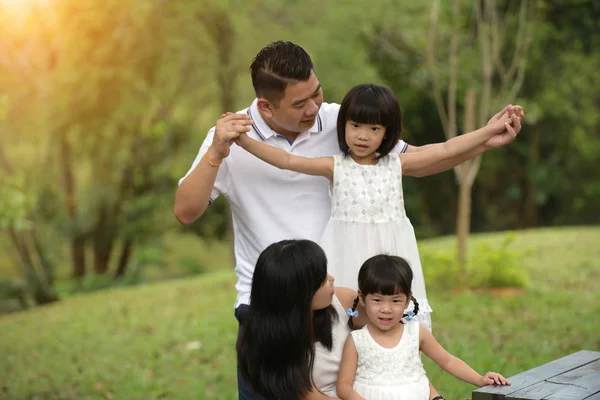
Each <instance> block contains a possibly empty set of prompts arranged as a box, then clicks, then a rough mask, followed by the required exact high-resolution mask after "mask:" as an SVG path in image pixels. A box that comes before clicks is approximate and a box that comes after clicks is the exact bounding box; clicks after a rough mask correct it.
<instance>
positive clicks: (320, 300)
mask: <svg viewBox="0 0 600 400" xmlns="http://www.w3.org/2000/svg"><path fill="white" fill-rule="evenodd" d="M334 280H335V279H334V278H333V276H332V275H330V274H327V278H326V279H325V282H323V284H322V285H321V287H320V288H319V290H317V291H316V292H315V295H314V296H313V298H312V309H313V311H315V310H322V309H323V308H326V307H329V305H330V304H331V300H332V299H333V294H334V289H333V281H334Z"/></svg>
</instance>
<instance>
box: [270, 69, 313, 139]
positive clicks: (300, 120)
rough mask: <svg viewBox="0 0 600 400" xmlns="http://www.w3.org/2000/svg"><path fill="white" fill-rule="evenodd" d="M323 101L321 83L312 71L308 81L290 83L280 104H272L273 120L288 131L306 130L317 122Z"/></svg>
mask: <svg viewBox="0 0 600 400" xmlns="http://www.w3.org/2000/svg"><path fill="white" fill-rule="evenodd" d="M322 103H323V90H321V84H320V83H319V81H318V80H317V77H316V75H315V73H314V72H311V74H310V77H309V78H308V80H307V81H300V82H298V83H295V84H292V85H288V87H287V88H286V90H285V95H284V96H283V98H282V99H281V100H280V101H279V104H278V105H277V106H274V105H271V107H270V111H271V118H270V119H271V122H273V123H274V124H275V125H277V127H279V128H281V129H282V130H284V131H287V132H291V133H300V132H304V131H306V130H308V129H310V128H311V127H312V126H313V125H314V124H315V120H316V118H317V113H318V112H319V108H321V104H322Z"/></svg>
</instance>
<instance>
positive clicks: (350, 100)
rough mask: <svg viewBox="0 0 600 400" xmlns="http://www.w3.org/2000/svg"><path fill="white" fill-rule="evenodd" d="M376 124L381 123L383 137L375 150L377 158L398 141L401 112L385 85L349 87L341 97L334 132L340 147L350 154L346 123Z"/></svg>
mask: <svg viewBox="0 0 600 400" xmlns="http://www.w3.org/2000/svg"><path fill="white" fill-rule="evenodd" d="M347 121H353V122H356V123H358V124H378V125H383V126H385V136H384V137H383V141H382V142H381V145H380V146H379V148H378V149H377V153H378V154H379V155H378V156H377V158H381V157H383V156H386V155H388V154H389V153H390V151H392V150H393V149H394V147H395V146H396V145H397V144H398V141H399V140H400V132H401V130H402V112H401V111H400V103H398V99H397V98H396V96H395V95H394V93H393V92H392V91H391V90H390V89H389V88H388V87H386V86H381V85H375V84H372V83H363V84H361V85H357V86H355V87H353V88H352V89H350V91H349V92H348V93H347V94H346V96H345V97H344V100H342V105H341V107H340V112H339V114H338V119H337V134H338V143H339V146H340V150H341V151H342V153H344V154H345V155H349V154H350V147H349V146H348V143H346V122H347Z"/></svg>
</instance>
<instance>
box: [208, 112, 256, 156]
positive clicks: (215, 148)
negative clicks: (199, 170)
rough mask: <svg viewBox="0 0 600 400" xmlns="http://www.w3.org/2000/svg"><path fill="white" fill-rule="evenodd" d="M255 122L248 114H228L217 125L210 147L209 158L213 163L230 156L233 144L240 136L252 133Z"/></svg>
mask: <svg viewBox="0 0 600 400" xmlns="http://www.w3.org/2000/svg"><path fill="white" fill-rule="evenodd" d="M253 123H254V122H253V121H252V120H251V119H250V117H249V116H248V115H246V114H232V113H226V114H223V115H222V116H221V119H219V120H218V121H217V124H216V125H215V135H214V137H213V142H212V144H211V146H210V150H209V153H210V154H209V155H208V156H209V157H210V161H211V162H213V163H216V164H218V163H220V162H221V161H223V159H224V158H226V157H227V156H228V155H229V151H230V147H231V144H232V143H233V142H234V140H235V139H237V138H238V137H239V136H240V134H242V133H246V132H248V131H250V125H252V124H253Z"/></svg>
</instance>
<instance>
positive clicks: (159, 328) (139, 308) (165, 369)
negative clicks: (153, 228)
mask: <svg viewBox="0 0 600 400" xmlns="http://www.w3.org/2000/svg"><path fill="white" fill-rule="evenodd" d="M517 235H518V239H517V241H516V242H515V246H520V247H522V248H524V249H525V248H528V249H530V251H529V252H528V255H527V256H526V257H525V258H524V259H523V268H526V269H527V270H528V271H529V274H530V286H529V287H528V288H527V289H526V292H525V293H524V294H523V295H521V296H518V297H512V298H498V297H493V296H488V295H481V294H479V295H476V294H472V293H462V294H452V293H447V292H443V291H435V288H429V297H430V302H431V303H432V306H433V307H434V309H435V311H434V314H433V324H434V326H433V329H434V334H435V336H436V338H437V339H438V341H439V342H440V343H441V344H442V345H443V346H444V347H445V348H446V349H447V350H449V351H450V352H452V353H453V354H455V355H457V356H458V357H461V358H462V359H464V360H465V361H467V363H469V364H470V365H471V366H472V367H473V368H475V369H476V370H478V371H479V372H481V373H484V372H486V371H487V370H493V371H498V372H501V373H503V374H504V375H505V376H511V375H514V374H517V373H519V372H522V371H524V370H527V369H530V368H532V367H534V366H537V365H540V364H543V363H546V362H549V361H551V360H553V359H556V358H559V357H562V356H565V355H567V354H570V353H573V352H575V351H578V350H581V349H589V350H600V318H598V315H599V314H600V298H599V295H598V293H600V279H599V278H600V249H598V248H597V247H596V245H597V242H598V238H599V237H600V229H599V228H568V229H548V230H536V231H524V232H517ZM502 237H503V234H491V235H479V236H477V237H475V239H474V240H473V241H472V242H471V243H472V244H475V243H476V242H477V241H486V242H490V243H494V242H497V241H499V240H501V239H502ZM452 246H453V239H452V238H441V239H434V240H428V241H423V242H422V244H421V250H422V251H431V250H440V249H442V250H443V249H451V248H452ZM424 268H425V274H426V275H427V268H428V266H424ZM234 282H235V277H234V274H233V272H232V271H230V270H229V271H218V272H214V273H210V274H206V275H203V276H201V277H198V278H190V279H185V280H177V281H171V282H160V283H151V284H147V285H142V286H136V287H133V288H119V289H112V290H107V291H103V292H96V293H92V294H89V295H82V296H73V297H69V298H67V299H65V300H64V301H62V302H61V303H59V304H56V305H51V306H48V307H44V308H38V309H33V310H31V311H28V312H24V313H20V314H15V315H10V316H4V317H0V398H8V399H107V398H114V399H127V400H130V399H131V400H133V399H234V398H237V397H236V374H235V351H234V345H235V338H236V331H237V323H236V321H235V319H234V317H233V309H232V305H233V302H234V299H235V289H234V287H233V284H234ZM424 360H425V366H426V369H427V371H428V375H429V376H430V379H431V380H432V382H433V384H434V385H435V386H436V388H437V389H438V390H439V391H440V392H441V393H442V394H444V395H445V396H446V398H448V399H464V398H468V397H469V396H470V393H471V391H472V390H473V389H474V388H473V387H472V386H470V385H468V384H465V383H462V382H460V381H457V380H456V379H455V378H453V377H451V376H449V375H448V374H446V373H444V372H443V371H440V369H439V368H438V367H437V366H436V365H435V364H433V363H432V362H431V361H430V360H428V359H427V358H426V357H424ZM3 396H4V397H3Z"/></svg>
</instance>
